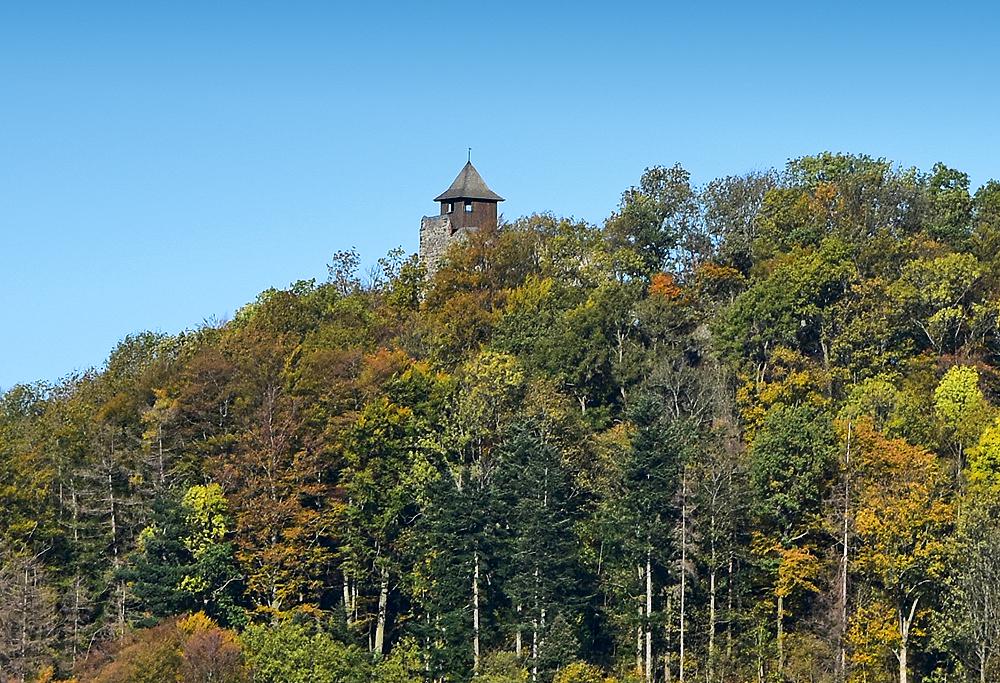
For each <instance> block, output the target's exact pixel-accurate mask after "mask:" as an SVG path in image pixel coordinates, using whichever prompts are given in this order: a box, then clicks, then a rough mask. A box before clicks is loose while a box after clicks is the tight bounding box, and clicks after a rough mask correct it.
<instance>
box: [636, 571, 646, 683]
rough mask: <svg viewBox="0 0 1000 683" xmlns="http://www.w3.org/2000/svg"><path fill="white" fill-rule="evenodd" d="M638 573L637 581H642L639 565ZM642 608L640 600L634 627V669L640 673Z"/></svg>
mask: <svg viewBox="0 0 1000 683" xmlns="http://www.w3.org/2000/svg"><path fill="white" fill-rule="evenodd" d="M638 572H639V580H640V581H642V580H643V578H644V576H643V571H642V565H639V567H638ZM642 607H643V604H642V600H639V620H638V622H637V623H636V626H635V668H636V669H637V670H639V671H642V668H643V667H642V627H643V617H642V614H643V611H642Z"/></svg>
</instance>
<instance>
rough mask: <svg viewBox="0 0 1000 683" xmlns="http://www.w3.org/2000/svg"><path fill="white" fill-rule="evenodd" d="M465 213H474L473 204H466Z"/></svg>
mask: <svg viewBox="0 0 1000 683" xmlns="http://www.w3.org/2000/svg"><path fill="white" fill-rule="evenodd" d="M465 213H472V202H465Z"/></svg>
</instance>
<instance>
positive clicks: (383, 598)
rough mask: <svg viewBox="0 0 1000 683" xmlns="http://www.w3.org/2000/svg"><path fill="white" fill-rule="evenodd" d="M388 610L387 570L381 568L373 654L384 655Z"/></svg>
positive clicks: (386, 568)
mask: <svg viewBox="0 0 1000 683" xmlns="http://www.w3.org/2000/svg"><path fill="white" fill-rule="evenodd" d="M388 608H389V568H388V567H383V568H382V572H381V576H380V577H379V589H378V622H377V624H376V626H375V652H377V653H378V654H380V655H381V654H384V653H385V622H386V612H387V611H388Z"/></svg>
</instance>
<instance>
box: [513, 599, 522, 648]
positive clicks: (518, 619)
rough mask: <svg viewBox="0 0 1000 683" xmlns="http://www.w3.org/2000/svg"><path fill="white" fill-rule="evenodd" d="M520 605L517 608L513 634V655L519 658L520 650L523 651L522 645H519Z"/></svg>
mask: <svg viewBox="0 0 1000 683" xmlns="http://www.w3.org/2000/svg"><path fill="white" fill-rule="evenodd" d="M521 641H522V637H521V605H518V606H517V631H516V632H515V634H514V654H516V655H517V656H518V659H520V657H521V650H522V649H523V647H524V646H523V644H522V643H521Z"/></svg>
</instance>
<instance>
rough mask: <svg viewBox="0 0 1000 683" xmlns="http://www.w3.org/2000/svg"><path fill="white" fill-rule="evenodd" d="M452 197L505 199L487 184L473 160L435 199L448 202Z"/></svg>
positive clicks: (490, 200)
mask: <svg viewBox="0 0 1000 683" xmlns="http://www.w3.org/2000/svg"><path fill="white" fill-rule="evenodd" d="M451 199H482V200H484V201H488V202H502V201H503V200H504V199H503V197H501V196H500V195H498V194H497V193H496V192H494V191H493V190H491V189H490V188H489V187H488V186H487V185H486V181H485V180H483V177H482V176H481V175H479V171H477V170H476V167H475V166H473V165H472V162H471V161H469V162H468V163H466V164H465V166H464V167H463V168H462V170H461V171H460V172H459V174H458V176H457V177H456V178H455V182H453V183H452V184H451V187H449V188H448V189H447V190H445V191H444V192H442V193H441V194H439V195H438V196H437V197H435V198H434V201H436V202H446V201H448V200H451Z"/></svg>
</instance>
